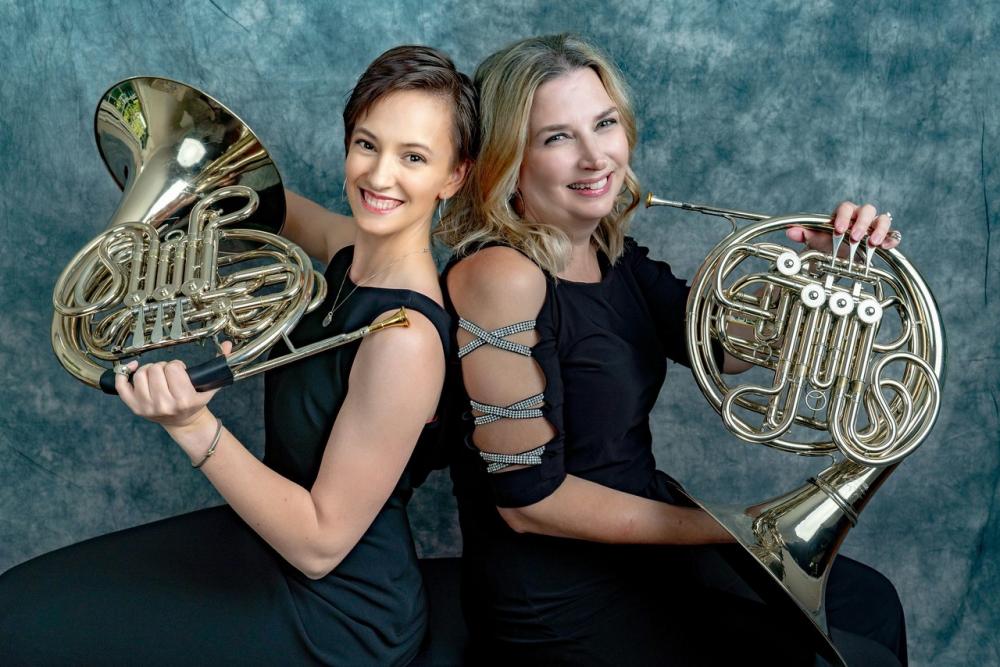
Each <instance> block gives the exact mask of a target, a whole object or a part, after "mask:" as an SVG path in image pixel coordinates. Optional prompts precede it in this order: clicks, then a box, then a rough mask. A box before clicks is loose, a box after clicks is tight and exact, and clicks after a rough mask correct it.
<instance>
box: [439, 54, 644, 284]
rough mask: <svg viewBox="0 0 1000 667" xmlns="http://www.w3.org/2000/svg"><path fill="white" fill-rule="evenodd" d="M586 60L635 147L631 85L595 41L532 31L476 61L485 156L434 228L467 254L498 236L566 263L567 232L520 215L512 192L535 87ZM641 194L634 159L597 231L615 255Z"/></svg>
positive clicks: (601, 245) (550, 263)
mask: <svg viewBox="0 0 1000 667" xmlns="http://www.w3.org/2000/svg"><path fill="white" fill-rule="evenodd" d="M582 67H589V68H591V69H592V70H594V72H595V73H596V74H597V76H598V77H599V78H600V80H601V83H603V84H604V88H605V90H606V91H607V93H608V96H609V97H610V98H611V100H612V101H613V102H614V103H615V106H616V107H618V113H619V118H620V121H621V123H622V126H623V128H624V129H625V134H626V136H627V138H628V145H629V153H630V154H631V151H632V149H633V148H634V147H635V143H636V125H635V114H634V113H633V111H632V103H631V100H630V96H629V92H628V87H627V85H626V83H625V79H624V77H623V76H622V74H621V72H620V71H619V70H618V68H617V67H615V65H614V64H612V62H611V61H610V59H609V58H608V57H607V56H605V55H604V54H603V53H602V52H601V51H600V50H599V49H597V48H596V47H595V46H593V45H591V44H589V43H588V42H586V41H584V40H583V39H581V38H579V37H577V36H574V35H568V34H563V35H548V36H544V37H530V38H528V39H524V40H521V41H519V42H516V43H514V44H511V45H510V46H508V47H507V48H505V49H503V50H501V51H498V52H496V53H494V54H493V55H491V56H490V57H488V58H487V59H486V60H484V61H483V62H482V64H481V65H479V67H478V68H476V75H475V84H476V88H477V90H478V92H479V111H480V120H479V123H480V137H481V144H480V151H479V157H478V159H477V160H476V162H475V164H474V165H473V167H472V171H471V173H470V175H469V177H468V179H467V180H466V183H465V185H464V187H463V188H462V190H461V191H460V192H459V193H458V195H456V196H455V198H454V199H453V200H452V202H451V204H450V205H449V207H448V210H447V212H446V213H445V215H444V217H443V218H442V220H441V224H440V226H439V227H438V229H437V231H436V232H435V235H436V236H437V238H438V239H440V240H441V241H442V242H443V243H445V244H446V245H449V246H451V247H452V249H453V250H454V251H455V253H456V254H458V255H464V254H467V253H468V252H470V251H474V250H475V248H478V247H479V246H480V245H482V244H483V243H487V242H500V243H504V244H506V245H510V246H512V247H514V248H516V249H518V250H520V251H521V252H523V253H524V254H526V255H527V256H528V257H530V258H531V259H533V260H534V261H535V263H536V264H538V265H539V266H540V267H542V268H543V269H544V270H545V271H547V272H548V273H549V274H551V275H553V276H555V275H556V274H558V273H559V272H560V271H562V270H563V269H564V268H565V266H566V263H567V261H568V260H569V254H570V250H571V247H570V241H569V237H567V235H566V234H565V233H564V232H563V231H561V230H560V229H558V228H556V227H554V226H552V225H547V224H545V223H544V222H542V221H539V220H528V219H525V218H524V217H522V215H521V214H520V213H518V210H517V207H515V206H514V199H515V197H516V196H517V179H518V172H519V170H520V168H521V162H522V160H523V159H524V151H525V147H526V145H527V142H528V122H529V119H530V116H531V104H532V101H533V100H534V98H535V91H536V90H538V87H539V86H541V85H542V84H543V83H545V82H547V81H551V80H553V79H555V78H557V77H559V76H561V75H563V74H565V73H567V72H570V71H572V70H575V69H579V68H582ZM639 200H640V190H639V181H638V179H637V178H636V176H635V174H634V173H633V171H632V169H631V167H629V168H628V170H627V171H626V173H625V187H624V189H623V190H622V192H621V193H619V195H618V197H617V198H616V200H615V204H614V207H613V208H612V210H611V212H610V213H609V214H608V215H607V216H605V217H604V218H602V219H601V222H600V224H599V225H598V226H597V229H596V230H594V234H593V236H592V242H593V243H594V244H595V245H596V246H597V248H598V249H600V250H601V251H603V252H604V254H605V255H606V256H607V257H608V259H609V260H611V262H612V263H614V262H615V261H616V260H617V259H618V258H619V257H620V256H621V254H622V250H623V246H624V241H625V231H626V229H627V226H628V219H629V217H631V214H632V212H633V211H634V210H635V207H636V206H638V204H639Z"/></svg>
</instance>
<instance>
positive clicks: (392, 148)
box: [344, 90, 465, 239]
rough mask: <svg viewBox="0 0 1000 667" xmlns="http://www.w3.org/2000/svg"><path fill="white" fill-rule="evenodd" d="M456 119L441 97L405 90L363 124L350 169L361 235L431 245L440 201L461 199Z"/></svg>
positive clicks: (354, 136)
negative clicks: (429, 237) (412, 239)
mask: <svg viewBox="0 0 1000 667" xmlns="http://www.w3.org/2000/svg"><path fill="white" fill-rule="evenodd" d="M452 113H453V112H452V109H451V107H450V105H449V103H448V102H447V100H446V99H444V98H443V97H441V96H440V95H435V94H432V93H428V92H424V91H419V90H402V91H398V92H394V93H391V94H389V95H385V96H384V97H382V98H380V99H379V100H378V101H376V102H375V103H374V104H373V105H372V106H371V107H370V108H369V109H368V111H367V112H366V113H365V114H364V115H363V116H362V117H361V118H360V119H359V122H358V123H357V125H355V127H354V130H353V132H352V134H351V138H350V142H351V143H350V147H349V149H348V152H347V161H346V163H345V166H344V171H345V177H346V181H347V185H346V190H347V198H348V201H349V202H350V205H351V210H352V212H353V213H354V219H355V221H356V222H357V225H358V228H359V230H361V231H363V232H365V233H368V234H373V235H376V236H388V235H394V234H399V233H403V234H407V235H408V234H411V233H412V234H416V235H419V236H420V238H422V239H426V237H427V234H428V230H429V229H430V224H431V218H432V216H433V214H434V209H435V208H436V206H437V204H438V201H439V200H443V199H448V198H449V197H451V196H452V195H454V194H455V191H456V190H458V188H459V186H460V185H461V183H462V176H463V174H464V169H465V167H464V166H463V165H462V164H460V163H458V160H457V157H456V147H455V145H454V141H453V138H452V135H453V129H452V128H453V124H454V121H453V119H452Z"/></svg>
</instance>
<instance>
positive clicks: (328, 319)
mask: <svg viewBox="0 0 1000 667" xmlns="http://www.w3.org/2000/svg"><path fill="white" fill-rule="evenodd" d="M332 321H333V311H332V310H331V311H330V312H329V313H327V314H326V317H324V318H323V326H325V327H328V326H330V322H332Z"/></svg>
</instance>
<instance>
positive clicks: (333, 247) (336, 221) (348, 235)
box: [281, 189, 355, 264]
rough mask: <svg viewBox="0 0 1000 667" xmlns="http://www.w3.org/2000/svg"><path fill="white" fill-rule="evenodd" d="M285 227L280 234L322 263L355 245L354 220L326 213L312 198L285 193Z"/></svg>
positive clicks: (337, 214)
mask: <svg viewBox="0 0 1000 667" xmlns="http://www.w3.org/2000/svg"><path fill="white" fill-rule="evenodd" d="M285 202H286V204H287V212H286V213H285V226H284V227H283V228H282V230H281V234H282V235H283V236H284V237H285V238H287V239H288V240H289V241H292V242H293V243H296V244H297V245H298V246H299V247H301V248H302V249H303V250H305V252H306V254H307V255H309V256H310V257H314V258H316V259H317V260H319V261H321V262H323V263H324V264H325V263H327V262H329V261H330V259H331V258H332V257H333V256H334V255H335V254H336V253H337V251H338V250H340V249H341V248H343V247H344V246H347V245H350V244H351V243H353V242H354V233H355V226H354V219H353V218H350V217H348V216H346V215H341V214H339V213H334V212H333V211H329V210H327V209H325V208H323V207H322V206H320V205H319V204H317V203H316V202H314V201H312V200H311V199H306V198H305V197H303V196H302V195H298V194H295V193H294V192H292V191H291V190H287V189H286V190H285Z"/></svg>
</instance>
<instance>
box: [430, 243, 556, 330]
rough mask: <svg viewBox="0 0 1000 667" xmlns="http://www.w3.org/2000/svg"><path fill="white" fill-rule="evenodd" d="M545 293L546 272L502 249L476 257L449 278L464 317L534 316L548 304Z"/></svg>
mask: <svg viewBox="0 0 1000 667" xmlns="http://www.w3.org/2000/svg"><path fill="white" fill-rule="evenodd" d="M545 289H546V288H545V275H544V274H543V273H542V270H541V269H539V268H538V267H537V266H536V265H535V263H534V262H532V261H531V260H530V259H528V258H527V257H525V256H524V255H522V254H521V253H519V252H518V251H516V250H514V249H513V248H506V247H502V246H496V247H492V248H484V249H482V250H479V251H478V252H475V253H473V254H472V255H470V256H468V257H466V258H464V259H462V260H460V261H459V262H458V263H457V264H456V265H455V266H454V267H453V268H452V270H451V271H450V272H449V274H448V293H449V295H450V296H451V299H452V302H453V303H454V304H455V308H456V309H457V310H458V311H459V313H460V314H461V313H464V312H470V313H477V312H478V313H483V312H488V311H499V312H500V313H505V314H511V315H515V314H524V313H528V314H529V315H534V314H535V313H537V312H538V310H539V309H540V308H541V306H542V302H543V301H544V300H545Z"/></svg>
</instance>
